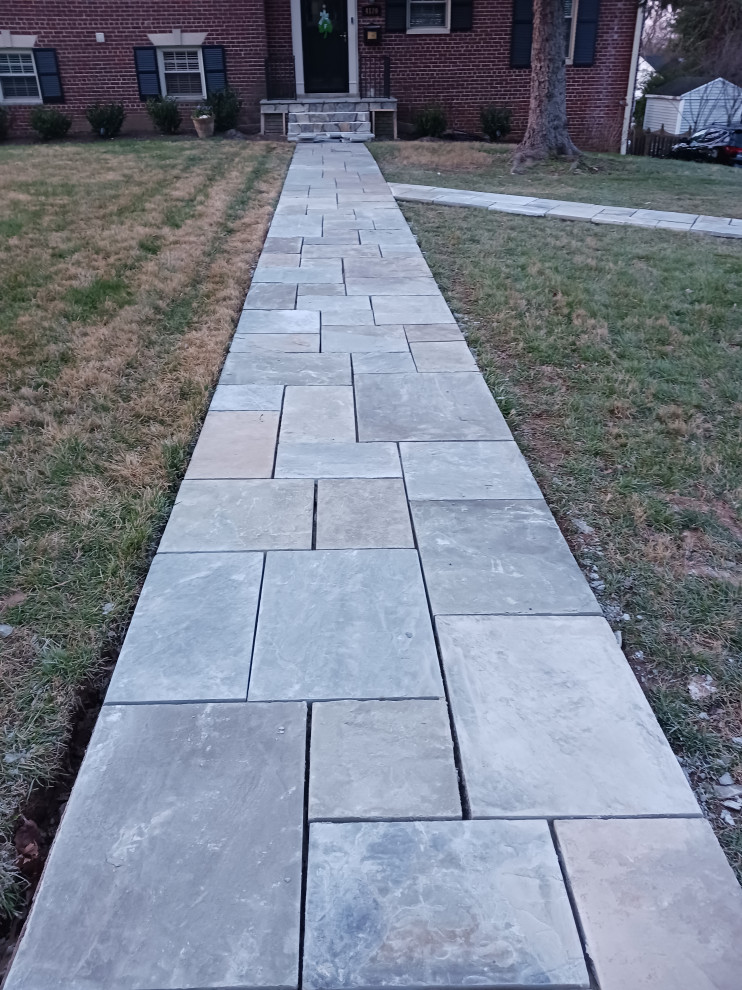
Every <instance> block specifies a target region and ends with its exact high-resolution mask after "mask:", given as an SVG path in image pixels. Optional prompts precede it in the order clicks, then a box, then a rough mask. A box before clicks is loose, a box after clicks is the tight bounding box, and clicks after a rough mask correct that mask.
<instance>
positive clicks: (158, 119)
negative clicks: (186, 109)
mask: <svg viewBox="0 0 742 990" xmlns="http://www.w3.org/2000/svg"><path fill="white" fill-rule="evenodd" d="M147 113H148V114H149V116H150V120H151V121H152V123H153V124H154V125H155V127H156V128H157V130H158V131H159V132H160V134H175V132H176V131H177V130H178V128H179V127H180V125H181V124H182V123H183V117H182V116H181V113H180V107H179V106H178V103H177V101H176V100H174V99H173V98H172V97H171V96H165V97H163V98H162V99H160V100H147Z"/></svg>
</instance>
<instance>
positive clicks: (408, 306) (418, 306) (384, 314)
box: [371, 295, 455, 324]
mask: <svg viewBox="0 0 742 990" xmlns="http://www.w3.org/2000/svg"><path fill="white" fill-rule="evenodd" d="M371 302H372V304H373V307H374V320H375V321H376V323H379V324H381V323H404V324H412V323H454V322H455V320H454V318H453V315H452V314H451V310H450V309H449V308H448V305H447V303H446V301H445V299H444V298H443V296H441V295H437V296H414V295H412V296H410V295H408V296H372V297H371Z"/></svg>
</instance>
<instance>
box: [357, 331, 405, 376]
mask: <svg viewBox="0 0 742 990" xmlns="http://www.w3.org/2000/svg"><path fill="white" fill-rule="evenodd" d="M379 329H380V330H388V329H389V328H388V327H379ZM414 371H415V362H414V361H413V360H412V355H411V354H410V352H409V351H408V350H405V351H376V352H374V351H366V352H365V353H357V352H354V353H353V374H354V375H398V374H406V373H408V372H414Z"/></svg>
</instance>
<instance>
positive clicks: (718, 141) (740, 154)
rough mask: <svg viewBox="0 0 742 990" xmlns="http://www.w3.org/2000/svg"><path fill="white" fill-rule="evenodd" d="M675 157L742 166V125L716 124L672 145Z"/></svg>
mask: <svg viewBox="0 0 742 990" xmlns="http://www.w3.org/2000/svg"><path fill="white" fill-rule="evenodd" d="M672 157H673V158H684V159H685V160H686V161H692V162H719V163H720V164H722V165H736V166H738V167H739V168H742V125H734V126H732V127H728V126H727V125H725V124H715V125H714V126H712V127H706V128H705V129H704V130H702V131H697V132H696V133H695V134H693V135H691V137H689V138H688V140H687V141H680V142H679V143H678V144H674V145H673V146H672Z"/></svg>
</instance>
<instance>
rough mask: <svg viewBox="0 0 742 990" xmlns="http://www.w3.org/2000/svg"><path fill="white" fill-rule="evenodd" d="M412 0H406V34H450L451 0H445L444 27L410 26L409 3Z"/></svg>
mask: <svg viewBox="0 0 742 990" xmlns="http://www.w3.org/2000/svg"><path fill="white" fill-rule="evenodd" d="M412 2H414V0H407V34H450V33H451V0H445V4H446V24H445V27H410V3H412ZM441 2H442V0H441Z"/></svg>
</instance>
